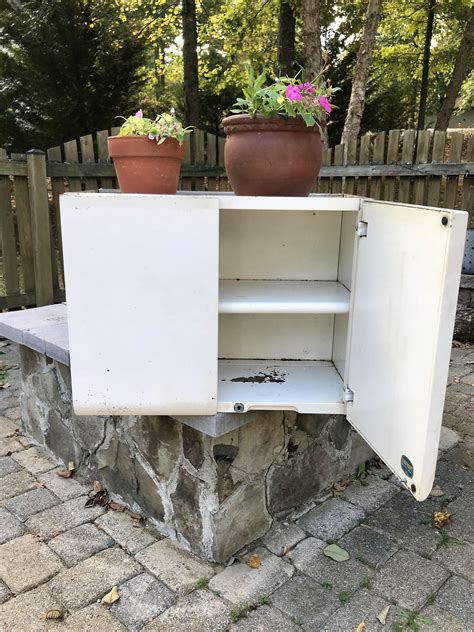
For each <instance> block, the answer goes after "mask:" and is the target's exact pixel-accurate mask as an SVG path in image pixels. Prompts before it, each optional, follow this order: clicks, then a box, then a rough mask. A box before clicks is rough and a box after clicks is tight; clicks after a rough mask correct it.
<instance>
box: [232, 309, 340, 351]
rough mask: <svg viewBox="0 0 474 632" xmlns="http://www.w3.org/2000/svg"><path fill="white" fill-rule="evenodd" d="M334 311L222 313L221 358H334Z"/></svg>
mask: <svg viewBox="0 0 474 632" xmlns="http://www.w3.org/2000/svg"><path fill="white" fill-rule="evenodd" d="M333 328H334V316H333V314H314V315H313V314H220V315H219V357H220V358H227V359H268V360H281V359H286V360H331V358H332V343H333Z"/></svg>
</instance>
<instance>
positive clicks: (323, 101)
mask: <svg viewBox="0 0 474 632" xmlns="http://www.w3.org/2000/svg"><path fill="white" fill-rule="evenodd" d="M318 103H319V105H320V106H321V107H322V108H323V109H325V110H326V112H328V113H329V112H330V111H331V104H330V103H329V101H328V99H327V98H326V97H323V96H320V97H318Z"/></svg>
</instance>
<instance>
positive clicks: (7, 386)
mask: <svg viewBox="0 0 474 632" xmlns="http://www.w3.org/2000/svg"><path fill="white" fill-rule="evenodd" d="M0 388H10V384H9V383H8V382H7V383H6V384H2V385H1V386H0Z"/></svg>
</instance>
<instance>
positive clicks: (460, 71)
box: [435, 5, 474, 131]
mask: <svg viewBox="0 0 474 632" xmlns="http://www.w3.org/2000/svg"><path fill="white" fill-rule="evenodd" d="M473 46H474V5H472V6H471V12H470V15H469V18H468V20H467V23H466V28H465V30H464V35H463V37H462V40H461V43H460V45H459V49H458V52H457V55H456V61H455V63H454V70H453V74H452V77H451V81H450V83H449V85H448V87H447V89H446V93H445V95H444V99H443V102H442V104H441V109H440V111H439V113H438V118H437V119H436V125H435V129H437V130H443V131H445V130H447V128H448V124H449V119H450V118H451V114H452V112H453V109H454V105H455V102H456V97H457V96H458V94H459V90H460V88H461V84H462V82H463V80H464V78H465V76H466V73H467V70H468V66H469V61H470V57H471V52H472V49H473Z"/></svg>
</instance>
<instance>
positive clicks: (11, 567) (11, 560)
mask: <svg viewBox="0 0 474 632" xmlns="http://www.w3.org/2000/svg"><path fill="white" fill-rule="evenodd" d="M0 559H1V565H2V579H3V581H4V582H5V583H6V584H7V586H8V587H9V588H10V590H11V591H12V592H14V593H19V592H22V591H25V590H28V589H29V588H33V587H34V586H37V585H38V584H40V583H42V582H44V581H46V580H47V579H49V578H50V577H53V575H56V573H58V572H59V571H60V570H61V569H62V568H63V564H62V562H61V560H60V559H59V557H58V556H57V555H56V554H55V553H53V551H51V549H49V548H48V547H47V546H46V545H45V544H43V543H42V542H38V540H36V539H35V538H34V537H33V536H32V535H30V534H26V535H23V536H21V537H19V538H15V539H14V540H10V542H7V543H6V544H2V545H1V546H0Z"/></svg>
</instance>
